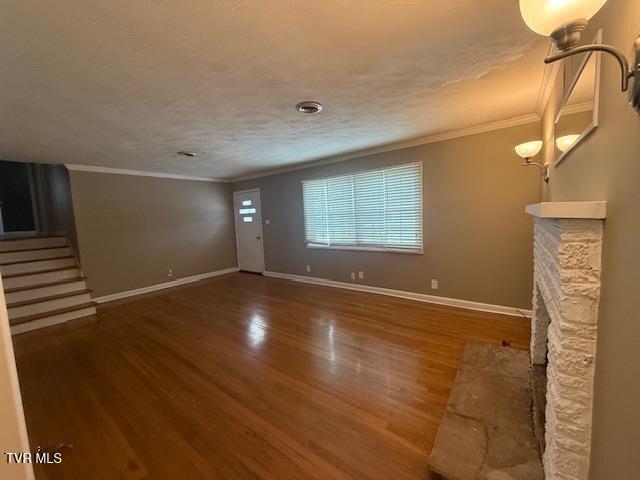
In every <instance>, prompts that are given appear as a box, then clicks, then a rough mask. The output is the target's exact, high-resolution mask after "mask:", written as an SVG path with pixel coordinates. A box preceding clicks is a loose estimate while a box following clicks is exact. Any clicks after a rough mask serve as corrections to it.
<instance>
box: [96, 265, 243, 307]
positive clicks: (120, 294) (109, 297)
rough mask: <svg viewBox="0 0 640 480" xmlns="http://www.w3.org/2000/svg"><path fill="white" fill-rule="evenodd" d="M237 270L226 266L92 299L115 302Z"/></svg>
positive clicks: (97, 301)
mask: <svg viewBox="0 0 640 480" xmlns="http://www.w3.org/2000/svg"><path fill="white" fill-rule="evenodd" d="M237 271H238V267H231V268H224V269H222V270H216V271H214V272H207V273H201V274H199V275H192V276H190V277H183V278H178V279H177V280H172V281H170V282H164V283H159V284H157V285H150V286H148V287H142V288H136V289H135V290H127V291H125V292H117V293H112V294H110V295H103V296H102V297H96V298H93V299H92V300H93V301H94V302H96V303H106V302H113V301H114V300H120V299H122V298H127V297H134V296H136V295H142V294H143V293H150V292H155V291H157V290H163V289H165V288H171V287H177V286H179V285H185V284H187V283H193V282H198V281H200V280H206V279H207V278H212V277H217V276H219V275H226V274H228V273H235V272H237Z"/></svg>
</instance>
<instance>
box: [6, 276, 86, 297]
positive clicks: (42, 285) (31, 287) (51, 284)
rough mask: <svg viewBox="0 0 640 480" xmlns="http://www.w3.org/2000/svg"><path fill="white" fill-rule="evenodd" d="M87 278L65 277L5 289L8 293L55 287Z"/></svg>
mask: <svg viewBox="0 0 640 480" xmlns="http://www.w3.org/2000/svg"><path fill="white" fill-rule="evenodd" d="M86 279H87V277H74V278H65V279H64V280H58V281H57V282H47V283H38V284H36V285H28V286H26V287H14V288H7V289H5V291H4V293H5V294H8V293H16V292H23V291H25V290H36V289H38V288H46V287H55V286H57V285H64V284H65V283H73V282H80V281H82V280H86Z"/></svg>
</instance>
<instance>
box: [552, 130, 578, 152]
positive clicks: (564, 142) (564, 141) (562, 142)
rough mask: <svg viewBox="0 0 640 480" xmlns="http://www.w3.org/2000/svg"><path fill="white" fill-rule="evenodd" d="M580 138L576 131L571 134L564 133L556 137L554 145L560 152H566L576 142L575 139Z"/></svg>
mask: <svg viewBox="0 0 640 480" xmlns="http://www.w3.org/2000/svg"><path fill="white" fill-rule="evenodd" d="M579 138H580V135H579V134H577V133H574V134H571V135H564V136H563V137H558V138H556V147H558V150H560V151H561V152H562V153H564V152H566V151H567V150H569V149H570V148H571V146H572V145H573V144H574V143H576V140H578V139H579Z"/></svg>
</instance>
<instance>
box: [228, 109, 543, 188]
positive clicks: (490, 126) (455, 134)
mask: <svg viewBox="0 0 640 480" xmlns="http://www.w3.org/2000/svg"><path fill="white" fill-rule="evenodd" d="M540 119H541V117H540V116H539V115H538V114H537V113H528V114H526V115H520V116H517V117H513V118H509V119H506V120H499V121H496V122H490V123H485V124H482V125H476V126H474V127H468V128H462V129H460V130H452V131H449V132H443V133H436V134H433V135H427V136H424V137H417V138H413V139H410V140H403V141H400V142H393V143H387V144H385V145H380V146H377V147H370V148H364V149H360V150H353V151H351V152H346V153H341V154H338V155H331V156H328V157H322V158H318V159H316V160H311V161H307V162H304V163H298V164H295V165H291V166H288V167H282V168H275V169H269V170H264V171H262V172H257V173H254V174H248V175H243V176H240V177H234V178H232V179H231V181H232V182H240V181H243V180H252V179H254V178H261V177H268V176H270V175H277V174H279V173H286V172H292V171H295V170H302V169H304V168H311V167H318V166H321V165H328V164H331V163H338V162H344V161H345V160H351V159H353V158H358V157H364V156H367V155H375V154H377V153H386V152H391V151H394V150H401V149H403V148H411V147H418V146H420V145H426V144H428V143H436V142H444V141H445V140H452V139H454V138H461V137H467V136H470V135H477V134H479V133H486V132H491V131H494V130H501V129H503V128H509V127H515V126H518V125H525V124H527V123H533V122H539V121H540Z"/></svg>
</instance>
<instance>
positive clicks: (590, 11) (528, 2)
mask: <svg viewBox="0 0 640 480" xmlns="http://www.w3.org/2000/svg"><path fill="white" fill-rule="evenodd" d="M605 3H607V0H520V13H521V14H522V18H523V19H524V21H525V23H526V24H527V26H528V27H529V28H530V29H531V30H533V31H534V32H536V33H539V34H540V35H543V36H545V37H551V40H552V41H553V42H554V43H555V44H556V46H557V47H558V50H560V52H559V53H556V54H554V55H550V56H548V57H547V58H545V59H544V63H553V62H557V61H558V60H562V59H563V58H567V57H570V56H572V55H577V54H580V53H585V52H605V53H608V54H610V55H613V56H614V58H615V59H616V60H617V61H618V64H620V69H621V70H622V80H621V85H620V88H621V90H622V91H623V92H626V91H628V92H629V104H630V105H631V106H632V107H633V108H634V109H635V110H636V111H637V112H638V113H640V35H639V36H638V37H637V38H636V40H635V42H634V43H633V55H634V58H632V59H631V60H632V62H633V63H632V65H631V68H629V62H628V61H627V58H626V57H625V56H624V55H623V54H622V53H620V52H619V51H618V50H617V49H616V48H614V47H612V46H610V45H603V44H591V45H582V46H576V44H577V43H578V42H579V41H580V37H581V35H582V32H583V31H584V29H585V28H586V27H587V23H588V20H589V19H590V18H591V17H593V16H594V15H595V14H596V13H597V12H598V10H600V8H601V7H602V6H603V5H604V4H605ZM629 83H631V85H629Z"/></svg>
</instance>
